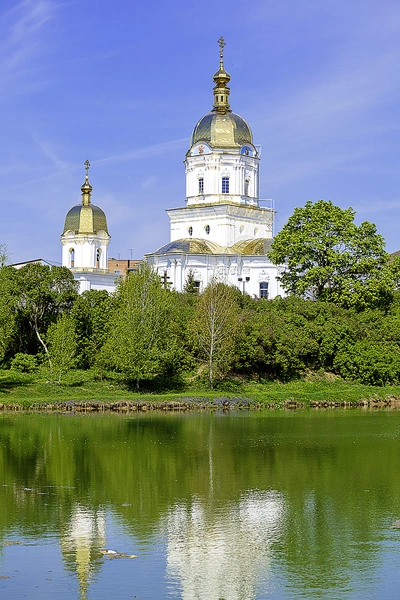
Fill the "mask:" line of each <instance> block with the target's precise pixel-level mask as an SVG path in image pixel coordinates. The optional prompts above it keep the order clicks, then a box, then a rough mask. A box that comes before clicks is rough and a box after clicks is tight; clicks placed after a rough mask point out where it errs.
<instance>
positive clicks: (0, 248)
mask: <svg viewBox="0 0 400 600" xmlns="http://www.w3.org/2000/svg"><path fill="white" fill-rule="evenodd" d="M9 259H10V253H9V251H8V247H7V245H6V244H0V268H1V267H5V265H6V264H7V263H8V261H9Z"/></svg>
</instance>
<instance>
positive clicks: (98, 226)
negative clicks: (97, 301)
mask: <svg viewBox="0 0 400 600" xmlns="http://www.w3.org/2000/svg"><path fill="white" fill-rule="evenodd" d="M85 165H86V177H85V183H84V184H83V185H82V187H81V190H82V203H81V204H77V205H76V206H73V207H72V208H71V210H69V211H68V213H67V216H66V217H65V224H64V230H63V233H62V235H61V244H62V266H63V267H68V268H69V269H71V271H72V273H73V275H74V279H76V281H79V293H82V292H84V291H86V290H91V289H94V290H107V291H108V292H113V291H114V290H115V278H116V276H115V274H114V273H110V272H109V271H108V257H107V250H108V244H109V243H110V239H111V237H110V235H109V234H108V227H107V219H106V215H105V214H104V212H103V211H102V210H101V208H99V207H98V206H96V205H95V204H92V202H91V195H92V186H91V185H90V183H89V175H88V171H89V166H90V165H89V161H86V162H85Z"/></svg>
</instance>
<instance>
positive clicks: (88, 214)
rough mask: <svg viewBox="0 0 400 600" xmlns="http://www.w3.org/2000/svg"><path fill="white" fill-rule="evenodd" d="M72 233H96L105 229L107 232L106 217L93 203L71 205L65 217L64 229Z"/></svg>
mask: <svg viewBox="0 0 400 600" xmlns="http://www.w3.org/2000/svg"><path fill="white" fill-rule="evenodd" d="M67 231H73V232H74V233H87V234H96V233H98V232H99V231H105V232H106V233H107V234H108V227H107V219H106V215H105V214H104V212H103V211H102V210H101V208H99V207H98V206H96V205H95V204H90V205H89V206H83V205H82V204H77V205H76V206H73V207H72V208H71V209H70V210H69V211H68V212H67V216H66V217H65V223H64V231H63V233H66V232H67Z"/></svg>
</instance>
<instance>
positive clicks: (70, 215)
mask: <svg viewBox="0 0 400 600" xmlns="http://www.w3.org/2000/svg"><path fill="white" fill-rule="evenodd" d="M85 165H86V177H85V182H84V184H83V185H82V187H81V190H82V204H77V205H76V206H73V207H72V208H71V210H69V211H68V212H67V216H66V217H65V223H64V230H63V234H64V233H66V232H67V231H73V232H74V233H86V234H87V233H89V234H96V233H98V232H99V231H105V233H107V234H108V228H107V219H106V215H105V214H104V212H103V211H102V210H101V208H99V207H98V206H96V205H95V204H92V203H91V198H90V197H91V195H92V189H93V188H92V186H91V185H90V183H89V175H88V171H89V166H90V164H89V161H88V160H87V161H86V162H85Z"/></svg>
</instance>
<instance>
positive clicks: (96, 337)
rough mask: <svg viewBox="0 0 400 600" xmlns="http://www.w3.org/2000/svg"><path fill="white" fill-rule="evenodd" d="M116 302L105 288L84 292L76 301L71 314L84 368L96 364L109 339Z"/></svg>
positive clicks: (78, 350) (78, 355)
mask: <svg viewBox="0 0 400 600" xmlns="http://www.w3.org/2000/svg"><path fill="white" fill-rule="evenodd" d="M114 303H115V301H114V296H113V295H110V294H109V293H108V292H106V291H105V290H89V291H86V292H83V294H82V295H81V296H78V297H77V299H76V300H75V302H74V305H73V308H72V311H71V316H72V318H73V320H74V327H75V331H76V335H77V344H78V348H77V358H78V362H79V366H80V367H81V368H83V369H89V368H90V367H93V366H94V365H95V364H96V360H97V358H98V356H99V352H100V350H101V348H102V346H103V344H104V343H105V341H106V339H107V335H108V329H109V324H110V315H111V314H112V310H113V307H114Z"/></svg>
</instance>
